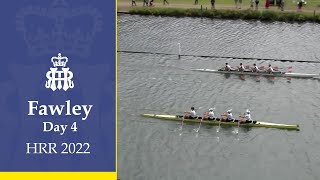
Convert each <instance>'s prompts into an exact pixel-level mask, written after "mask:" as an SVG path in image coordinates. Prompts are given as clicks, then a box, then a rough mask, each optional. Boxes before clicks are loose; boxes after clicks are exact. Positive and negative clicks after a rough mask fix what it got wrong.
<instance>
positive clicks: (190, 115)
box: [184, 107, 197, 119]
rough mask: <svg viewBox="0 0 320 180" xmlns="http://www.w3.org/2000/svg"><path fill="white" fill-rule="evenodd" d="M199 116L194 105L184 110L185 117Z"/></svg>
mask: <svg viewBox="0 0 320 180" xmlns="http://www.w3.org/2000/svg"><path fill="white" fill-rule="evenodd" d="M196 117H197V114H196V111H195V109H194V107H191V109H190V111H187V112H184V118H186V119H195V118H196Z"/></svg>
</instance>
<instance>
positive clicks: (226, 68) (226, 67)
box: [224, 63, 233, 71]
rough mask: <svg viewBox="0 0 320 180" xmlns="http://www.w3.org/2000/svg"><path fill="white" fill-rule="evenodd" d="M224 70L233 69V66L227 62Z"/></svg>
mask: <svg viewBox="0 0 320 180" xmlns="http://www.w3.org/2000/svg"><path fill="white" fill-rule="evenodd" d="M224 70H225V71H231V70H233V69H232V68H231V66H230V65H229V64H228V63H226V66H225V67H224Z"/></svg>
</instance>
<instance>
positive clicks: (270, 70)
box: [266, 64, 274, 74]
mask: <svg viewBox="0 0 320 180" xmlns="http://www.w3.org/2000/svg"><path fill="white" fill-rule="evenodd" d="M266 72H267V73H269V74H272V73H273V72H274V70H273V68H272V66H271V64H269V67H268V69H267V71H266Z"/></svg>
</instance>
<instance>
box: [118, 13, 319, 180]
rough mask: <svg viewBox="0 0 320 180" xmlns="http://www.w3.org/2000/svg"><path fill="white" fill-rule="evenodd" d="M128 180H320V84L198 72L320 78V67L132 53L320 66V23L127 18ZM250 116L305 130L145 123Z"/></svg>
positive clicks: (123, 75) (122, 122) (121, 93)
mask: <svg viewBox="0 0 320 180" xmlns="http://www.w3.org/2000/svg"><path fill="white" fill-rule="evenodd" d="M118 28H119V30H118V46H119V47H118V50H119V51H120V52H119V53H118V98H119V101H118V111H119V115H118V172H119V173H118V178H119V179H121V180H127V179H128V180H144V179H146V180H153V179H155V180H158V179H164V180H166V179H168V180H175V179H179V180H180V179H181V180H189V179H190V180H194V179H197V180H212V179H221V180H224V179H228V180H231V179H232V180H233V179H237V180H240V179H246V180H256V179H261V180H270V179H281V180H282V179H290V180H292V179H296V180H301V179H308V180H309V179H312V180H313V179H320V171H319V169H320V112H319V108H320V92H319V86H320V82H319V81H318V80H314V79H291V81H289V82H288V80H287V79H285V78H275V79H271V78H265V77H260V78H259V79H257V77H251V76H245V77H244V78H245V79H244V80H242V79H241V78H240V77H239V76H237V75H230V76H226V75H223V74H214V73H204V72H195V71H190V70H189V69H190V68H211V69H217V68H219V67H221V66H223V65H224V63H225V62H229V63H230V64H231V65H233V66H237V65H238V64H239V63H240V62H242V63H244V64H245V65H247V64H248V65H251V64H253V63H257V64H258V65H259V66H267V65H268V64H269V63H272V64H273V65H274V66H279V67H282V68H283V70H286V71H287V70H288V69H287V67H288V66H292V67H293V68H292V69H291V70H292V71H293V72H303V73H319V70H318V69H319V68H320V64H319V63H298V62H295V63H292V62H291V63H290V62H279V61H267V60H260V61H257V60H254V59H252V60H247V59H234V58H203V57H198V56H183V57H182V58H181V59H178V56H177V55H165V54H144V53H126V52H121V51H146V52H158V53H172V54H176V53H177V52H178V48H177V43H180V44H181V48H182V54H193V55H216V56H229V57H232V56H234V57H247V58H260V59H263V58H266V59H292V60H312V61H315V62H318V61H319V60H320V51H319V49H320V26H319V25H317V24H287V23H279V22H275V23H261V22H256V21H240V20H237V21H232V20H211V19H200V18H171V17H152V16H130V15H119V16H118ZM190 106H195V107H196V108H197V112H198V114H202V113H203V112H204V111H206V110H207V109H208V108H210V107H215V108H216V114H220V113H223V112H224V111H226V110H227V109H230V108H232V109H233V114H234V115H236V116H238V115H239V114H240V113H243V112H244V111H245V110H246V109H247V108H249V109H250V110H251V113H252V118H253V119H256V120H260V121H267V122H275V123H286V124H299V125H300V129H301V130H300V131H287V130H279V129H267V128H251V129H244V128H240V129H239V133H238V134H235V133H233V132H234V130H235V128H236V127H230V128H221V129H220V132H219V133H217V131H216V130H217V127H215V126H208V125H202V126H201V129H200V131H199V132H198V133H196V132H195V131H194V130H193V129H195V128H198V126H199V125H198V124H188V125H185V126H184V127H183V129H182V130H178V128H179V127H180V123H179V122H171V121H161V120H157V119H149V118H144V117H141V116H140V114H142V113H157V114H173V115H174V114H181V113H183V112H184V111H185V110H188V109H189V108H190Z"/></svg>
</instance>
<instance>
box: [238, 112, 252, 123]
mask: <svg viewBox="0 0 320 180" xmlns="http://www.w3.org/2000/svg"><path fill="white" fill-rule="evenodd" d="M240 117H241V119H240V121H241V122H246V121H252V119H251V114H250V111H249V109H247V110H246V112H245V113H244V116H240Z"/></svg>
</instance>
